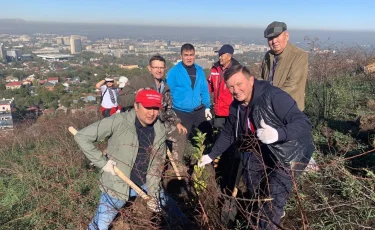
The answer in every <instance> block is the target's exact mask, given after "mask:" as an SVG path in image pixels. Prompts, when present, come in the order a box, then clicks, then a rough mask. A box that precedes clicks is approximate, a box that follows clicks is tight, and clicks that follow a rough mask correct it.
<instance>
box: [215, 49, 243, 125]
mask: <svg viewBox="0 0 375 230" xmlns="http://www.w3.org/2000/svg"><path fill="white" fill-rule="evenodd" d="M215 52H217V53H218V55H219V61H217V62H215V64H214V65H213V66H212V68H211V73H210V76H209V77H208V89H209V92H210V93H212V94H213V98H214V113H215V118H214V128H218V129H222V128H224V124H225V121H226V120H227V119H228V116H229V106H230V104H231V103H232V101H233V96H232V95H231V94H230V92H229V89H228V87H227V86H226V84H225V81H224V73H225V71H226V70H227V69H229V68H230V67H231V66H233V65H239V64H240V63H239V62H238V61H237V60H236V59H234V58H233V53H234V49H233V47H232V46H231V45H229V44H225V45H223V46H222V47H221V48H220V49H219V50H217V51H215Z"/></svg>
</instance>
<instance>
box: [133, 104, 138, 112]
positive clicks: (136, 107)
mask: <svg viewBox="0 0 375 230" xmlns="http://www.w3.org/2000/svg"><path fill="white" fill-rule="evenodd" d="M134 110H135V111H136V112H137V110H138V104H137V103H134Z"/></svg>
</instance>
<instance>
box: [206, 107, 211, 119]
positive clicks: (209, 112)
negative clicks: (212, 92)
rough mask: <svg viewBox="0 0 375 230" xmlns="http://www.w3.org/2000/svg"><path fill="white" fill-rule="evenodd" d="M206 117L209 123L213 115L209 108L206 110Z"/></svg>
mask: <svg viewBox="0 0 375 230" xmlns="http://www.w3.org/2000/svg"><path fill="white" fill-rule="evenodd" d="M204 116H205V117H206V119H207V121H209V120H211V118H212V114H211V111H210V109H209V108H208V109H205V110H204Z"/></svg>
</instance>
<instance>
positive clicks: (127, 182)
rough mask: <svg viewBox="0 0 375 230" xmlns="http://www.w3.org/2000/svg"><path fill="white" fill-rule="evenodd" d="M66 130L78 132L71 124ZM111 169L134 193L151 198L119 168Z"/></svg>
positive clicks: (74, 133)
mask: <svg viewBox="0 0 375 230" xmlns="http://www.w3.org/2000/svg"><path fill="white" fill-rule="evenodd" d="M68 130H69V132H70V133H71V134H73V135H76V134H77V132H78V131H77V130H76V129H75V128H74V127H72V126H70V127H69V128H68ZM113 169H114V170H115V173H116V174H117V176H119V177H120V178H121V179H122V180H123V181H124V182H125V183H126V184H127V185H129V186H130V187H131V188H132V189H133V190H134V191H135V192H136V193H138V194H139V195H140V196H141V197H142V199H145V200H147V201H148V200H151V199H152V198H151V196H149V195H147V194H146V193H145V192H144V191H143V190H142V189H140V188H139V187H138V186H137V185H136V184H134V183H133V181H131V180H130V179H129V178H128V177H127V176H125V174H124V173H123V172H121V170H120V169H119V168H117V167H116V166H113Z"/></svg>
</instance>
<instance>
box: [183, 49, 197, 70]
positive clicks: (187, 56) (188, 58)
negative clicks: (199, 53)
mask: <svg viewBox="0 0 375 230" xmlns="http://www.w3.org/2000/svg"><path fill="white" fill-rule="evenodd" d="M181 59H182V63H184V64H185V65H186V66H192V65H193V64H194V62H195V51H194V50H183V51H182V53H181Z"/></svg>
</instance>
